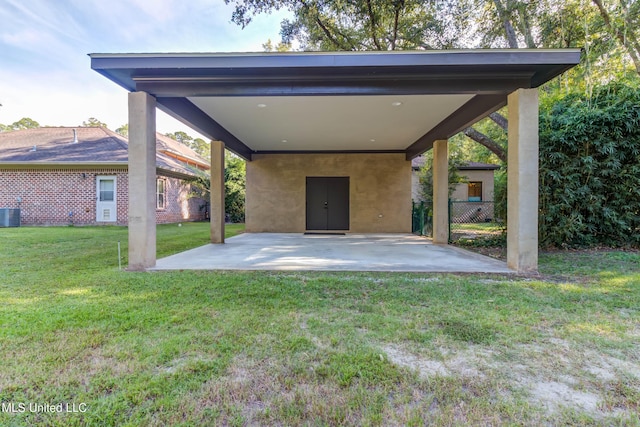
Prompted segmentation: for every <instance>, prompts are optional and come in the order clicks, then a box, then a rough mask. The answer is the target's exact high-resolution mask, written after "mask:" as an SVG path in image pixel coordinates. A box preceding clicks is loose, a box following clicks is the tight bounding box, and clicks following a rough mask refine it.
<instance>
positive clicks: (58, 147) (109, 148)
mask: <svg viewBox="0 0 640 427" xmlns="http://www.w3.org/2000/svg"><path fill="white" fill-rule="evenodd" d="M167 140H171V139H170V138H168V137H165V136H164V135H160V134H158V135H157V140H156V149H157V152H156V167H158V168H160V169H163V170H165V171H168V172H177V173H180V174H186V175H193V174H194V172H193V169H192V168H191V167H189V164H190V165H191V166H197V167H198V168H199V169H208V168H209V164H208V163H207V162H206V161H205V160H204V159H202V158H201V157H200V156H198V155H197V154H196V153H195V152H194V151H193V150H192V149H191V148H189V147H187V146H186V145H184V144H181V143H179V142H177V141H173V140H171V141H173V143H171V142H169V141H167ZM183 158H184V159H190V161H189V162H187V161H186V160H185V161H180V160H182V159H183ZM127 162H128V140H127V139H126V138H124V137H123V136H121V135H119V134H117V133H115V132H112V131H110V130H109V129H106V128H102V127H75V128H74V127H41V128H35V129H25V130H18V131H14V132H2V133H0V165H2V164H7V163H11V164H25V165H26V164H42V165H44V164H47V163H51V164H78V165H81V164H91V165H94V164H122V165H126V164H127Z"/></svg>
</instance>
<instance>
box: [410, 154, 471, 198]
mask: <svg viewBox="0 0 640 427" xmlns="http://www.w3.org/2000/svg"><path fill="white" fill-rule="evenodd" d="M424 158H425V161H424V165H423V166H422V167H421V168H420V171H419V173H418V179H419V181H420V197H421V198H422V199H423V200H427V201H429V200H433V152H431V151H430V152H428V153H425V154H424ZM465 163H466V162H465V161H463V160H461V159H460V153H459V152H457V151H456V150H455V147H451V150H450V155H449V175H448V176H449V178H448V179H449V196H451V194H453V192H454V191H455V189H456V186H457V185H458V184H459V183H461V182H466V177H464V176H462V175H460V170H459V167H460V166H462V165H464V164H465Z"/></svg>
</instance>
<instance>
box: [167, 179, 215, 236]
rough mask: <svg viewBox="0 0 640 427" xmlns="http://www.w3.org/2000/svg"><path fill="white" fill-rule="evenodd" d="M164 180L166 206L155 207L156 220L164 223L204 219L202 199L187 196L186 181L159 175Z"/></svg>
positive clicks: (189, 189)
mask: <svg viewBox="0 0 640 427" xmlns="http://www.w3.org/2000/svg"><path fill="white" fill-rule="evenodd" d="M158 178H159V179H163V180H164V181H165V199H166V207H165V208H164V209H156V222H157V223H158V224H165V223H171V222H181V221H198V220H201V219H204V216H205V210H204V208H203V209H200V207H201V206H204V203H205V202H204V201H203V200H202V199H198V198H189V193H190V192H191V188H190V186H189V184H188V183H185V182H184V181H182V180H180V179H177V178H169V177H165V176H159V177H158Z"/></svg>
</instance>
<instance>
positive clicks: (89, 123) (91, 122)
mask: <svg viewBox="0 0 640 427" xmlns="http://www.w3.org/2000/svg"><path fill="white" fill-rule="evenodd" d="M82 126H84V127H91V128H106V127H108V126H107V124H106V123H103V122H101V121H100V120H98V119H96V118H95V117H89V119H87V120H86V121H84V122H82Z"/></svg>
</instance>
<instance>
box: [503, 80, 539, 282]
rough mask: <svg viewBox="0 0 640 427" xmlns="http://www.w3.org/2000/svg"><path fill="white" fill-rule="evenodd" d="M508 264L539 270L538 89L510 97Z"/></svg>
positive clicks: (515, 267)
mask: <svg viewBox="0 0 640 427" xmlns="http://www.w3.org/2000/svg"><path fill="white" fill-rule="evenodd" d="M507 103H508V106H509V147H508V158H507V167H508V175H507V178H508V183H507V265H508V266H509V268H512V269H514V270H517V271H518V272H522V273H530V272H536V271H537V270H538V155H539V153H538V89H518V90H517V91H515V92H513V93H512V94H510V95H509V97H508V101H507Z"/></svg>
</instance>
